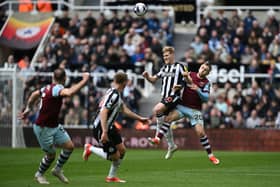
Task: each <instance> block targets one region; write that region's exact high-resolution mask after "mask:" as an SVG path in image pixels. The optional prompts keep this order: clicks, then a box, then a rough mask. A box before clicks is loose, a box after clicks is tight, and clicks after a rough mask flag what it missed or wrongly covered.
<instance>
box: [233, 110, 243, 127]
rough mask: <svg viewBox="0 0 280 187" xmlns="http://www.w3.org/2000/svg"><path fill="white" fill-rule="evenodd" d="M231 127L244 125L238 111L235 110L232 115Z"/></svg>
mask: <svg viewBox="0 0 280 187" xmlns="http://www.w3.org/2000/svg"><path fill="white" fill-rule="evenodd" d="M232 127H233V128H244V127H245V124H244V119H243V117H242V114H241V112H240V111H237V112H236V113H235V115H234V116H233V120H232Z"/></svg>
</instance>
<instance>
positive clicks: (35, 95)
mask: <svg viewBox="0 0 280 187" xmlns="http://www.w3.org/2000/svg"><path fill="white" fill-rule="evenodd" d="M39 98H40V91H39V90H36V91H34V92H32V94H31V95H30V97H29V98H28V101H27V105H26V107H25V109H24V111H23V112H22V113H20V114H19V118H20V119H25V118H26V117H27V115H28V113H29V112H30V109H31V107H32V106H33V105H34V103H35V102H36V101H37V100H38V99H39Z"/></svg>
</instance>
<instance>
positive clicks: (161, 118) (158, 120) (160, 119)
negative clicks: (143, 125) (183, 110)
mask: <svg viewBox="0 0 280 187" xmlns="http://www.w3.org/2000/svg"><path fill="white" fill-rule="evenodd" d="M164 117H165V116H160V117H157V129H156V136H157V135H158V133H159V130H160V127H161V125H162V124H163V120H164Z"/></svg>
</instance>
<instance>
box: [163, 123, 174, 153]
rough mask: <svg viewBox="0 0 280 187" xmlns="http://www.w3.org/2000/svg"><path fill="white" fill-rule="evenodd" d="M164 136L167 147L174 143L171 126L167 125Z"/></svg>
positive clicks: (172, 145)
mask: <svg viewBox="0 0 280 187" xmlns="http://www.w3.org/2000/svg"><path fill="white" fill-rule="evenodd" d="M164 136H165V138H166V141H167V144H168V148H172V147H174V145H175V143H174V138H173V131H172V129H171V127H169V129H168V130H167V132H166V134H165V135H164Z"/></svg>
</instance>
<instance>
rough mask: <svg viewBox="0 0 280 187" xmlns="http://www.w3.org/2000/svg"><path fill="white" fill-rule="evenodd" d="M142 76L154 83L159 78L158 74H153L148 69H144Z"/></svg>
mask: <svg viewBox="0 0 280 187" xmlns="http://www.w3.org/2000/svg"><path fill="white" fill-rule="evenodd" d="M142 76H143V77H144V78H145V79H146V80H147V81H149V82H150V83H152V84H154V83H155V82H156V81H157V80H158V77H157V76H155V75H154V76H151V75H150V74H149V73H148V72H147V71H144V72H143V73H142Z"/></svg>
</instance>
